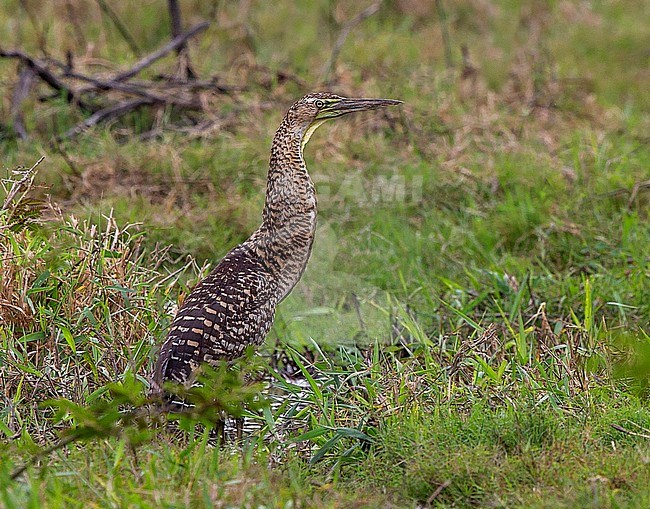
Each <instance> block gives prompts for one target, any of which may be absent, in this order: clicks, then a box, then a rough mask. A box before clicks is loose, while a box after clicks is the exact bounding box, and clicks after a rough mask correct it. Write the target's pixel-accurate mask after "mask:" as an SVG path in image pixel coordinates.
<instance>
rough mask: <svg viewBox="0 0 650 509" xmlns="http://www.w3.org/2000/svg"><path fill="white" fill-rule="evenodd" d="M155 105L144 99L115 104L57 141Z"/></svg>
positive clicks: (76, 126) (64, 134) (94, 114)
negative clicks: (143, 107)
mask: <svg viewBox="0 0 650 509" xmlns="http://www.w3.org/2000/svg"><path fill="white" fill-rule="evenodd" d="M154 103H155V101H154V100H152V99H144V98H142V99H133V100H131V101H125V102H122V103H119V104H114V105H113V106H109V107H107V108H104V109H102V110H99V111H98V112H96V113H93V114H92V115H91V116H89V117H88V118H87V119H85V120H84V121H83V122H79V123H78V124H77V125H75V126H74V127H72V128H70V129H68V130H67V131H66V132H65V133H63V134H62V135H60V136H57V138H56V141H57V142H60V141H63V140H67V139H71V138H74V137H75V136H78V135H79V134H81V133H82V132H84V131H85V130H86V129H88V128H90V127H92V126H95V125H97V124H100V123H101V122H105V121H107V120H110V119H112V118H116V117H119V116H122V115H124V114H125V113H128V112H130V111H133V110H136V109H138V108H141V107H142V106H146V105H150V104H154Z"/></svg>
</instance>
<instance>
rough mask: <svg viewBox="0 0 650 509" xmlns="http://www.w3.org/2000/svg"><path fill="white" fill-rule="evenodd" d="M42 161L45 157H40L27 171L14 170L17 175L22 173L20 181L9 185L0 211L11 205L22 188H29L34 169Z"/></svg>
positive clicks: (34, 173) (34, 172)
mask: <svg viewBox="0 0 650 509" xmlns="http://www.w3.org/2000/svg"><path fill="white" fill-rule="evenodd" d="M43 159H45V156H42V157H41V158H40V159H39V160H38V161H36V162H35V163H34V165H33V166H32V167H31V168H29V169H27V170H16V172H17V173H22V174H23V175H22V177H21V179H20V180H15V181H13V182H12V184H11V188H10V189H9V191H8V192H7V196H6V198H5V201H4V203H3V204H2V207H0V210H8V209H9V206H10V205H11V202H12V201H13V200H14V198H15V197H16V195H17V194H18V193H19V192H20V191H21V189H23V188H24V187H27V188H29V186H30V184H31V183H32V181H33V180H34V177H35V175H36V167H37V166H38V165H39V164H41V162H43Z"/></svg>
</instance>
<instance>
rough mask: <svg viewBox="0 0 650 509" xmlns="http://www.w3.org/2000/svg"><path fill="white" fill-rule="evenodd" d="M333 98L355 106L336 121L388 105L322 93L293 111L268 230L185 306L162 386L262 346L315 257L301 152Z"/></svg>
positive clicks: (162, 365) (274, 157) (312, 197)
mask: <svg viewBox="0 0 650 509" xmlns="http://www.w3.org/2000/svg"><path fill="white" fill-rule="evenodd" d="M328 100H329V101H332V100H334V101H338V100H341V102H343V101H350V103H351V104H350V105H349V106H348V109H349V111H347V110H346V111H343V112H341V113H336V112H335V113H333V114H332V115H331V116H340V115H342V114H346V113H348V112H351V111H359V110H360V109H371V108H374V107H379V106H382V105H385V104H377V105H375V106H373V105H372V104H371V105H370V106H366V107H364V108H358V109H352V106H354V105H353V104H352V101H354V100H346V99H344V98H341V97H339V96H336V95H333V94H327V93H316V94H308V95H306V96H305V97H303V98H302V99H300V100H299V101H298V102H296V103H295V104H294V105H293V106H292V107H291V108H290V109H289V111H288V112H287V114H286V115H285V117H284V119H283V120H282V123H281V124H280V127H279V128H278V130H277V132H276V134H275V137H274V139H273V145H272V148H271V159H270V162H269V172H268V181H267V188H266V202H265V205H264V212H263V221H262V225H261V226H260V227H259V228H258V229H257V230H256V231H255V232H254V233H253V234H252V235H251V236H250V238H249V239H248V240H246V241H245V242H244V243H242V244H240V245H239V246H237V247H235V248H234V249H233V250H232V251H230V252H229V253H228V254H227V255H226V256H225V257H224V259H223V260H222V261H221V263H219V265H218V266H217V267H216V268H215V269H214V270H213V271H212V272H211V273H210V274H209V275H208V276H207V277H206V278H205V279H204V280H203V281H202V282H201V283H200V284H199V285H198V286H197V287H196V288H195V289H194V290H193V291H192V293H191V294H190V295H189V296H188V297H187V298H186V299H185V301H184V302H183V305H182V306H181V308H180V309H179V311H178V314H177V315H176V317H175V319H174V321H173V323H172V325H171V328H170V331H169V335H168V337H167V339H166V341H165V342H164V344H163V345H162V348H161V350H160V356H159V359H158V362H157V365H156V369H155V374H154V383H155V385H156V386H157V387H158V388H160V387H161V386H162V384H163V383H164V382H165V381H174V382H179V383H184V382H187V381H188V380H191V379H192V375H193V374H194V373H195V372H196V370H197V368H198V367H199V366H200V365H201V364H202V363H204V362H205V363H209V364H210V363H215V362H217V361H219V360H231V359H235V358H237V357H239V356H241V355H242V354H243V352H244V350H245V349H246V347H247V346H249V345H259V344H261V343H262V342H263V341H264V338H265V337H266V335H267V333H268V331H269V329H270V328H271V325H272V323H273V318H274V315H275V308H276V306H277V304H278V303H279V302H280V301H281V300H282V299H284V298H285V297H286V296H287V295H288V294H289V292H290V291H291V290H292V289H293V287H294V286H295V285H296V283H297V282H298V280H299V279H300V277H301V276H302V273H303V271H304V270H305V266H306V265H307V261H308V259H309V255H310V253H311V248H312V243H313V241H314V232H315V230H316V192H315V189H314V185H313V183H312V181H311V179H310V178H309V174H308V173H307V167H306V166H305V161H304V159H303V154H302V151H303V147H304V145H305V144H306V142H307V141H308V139H309V137H310V136H311V133H312V132H313V130H315V128H316V127H317V126H318V125H320V123H322V120H319V119H318V120H317V119H316V116H317V115H318V113H319V109H320V108H322V107H323V104H324V101H328ZM365 101H366V102H370V101H379V100H365ZM384 102H385V103H386V104H396V103H397V102H398V101H384Z"/></svg>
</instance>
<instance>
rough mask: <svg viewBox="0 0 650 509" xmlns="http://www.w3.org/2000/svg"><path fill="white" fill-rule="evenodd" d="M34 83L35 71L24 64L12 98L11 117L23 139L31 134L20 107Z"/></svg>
mask: <svg viewBox="0 0 650 509" xmlns="http://www.w3.org/2000/svg"><path fill="white" fill-rule="evenodd" d="M33 85H34V71H33V70H32V69H31V68H29V67H27V66H23V68H22V69H21V70H20V74H19V75H18V84H17V85H16V88H14V93H13V97H12V98H11V99H12V100H11V118H12V119H13V123H14V131H16V134H17V135H18V137H19V138H20V139H21V140H23V141H25V140H27V138H29V135H28V134H27V129H26V128H25V122H24V119H23V112H22V110H21V109H20V107H21V106H22V104H23V101H24V100H25V99H26V98H27V96H28V95H29V92H30V90H31V89H32V86H33Z"/></svg>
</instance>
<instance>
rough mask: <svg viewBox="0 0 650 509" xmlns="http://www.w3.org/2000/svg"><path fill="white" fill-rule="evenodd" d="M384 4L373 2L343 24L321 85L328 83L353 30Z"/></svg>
mask: <svg viewBox="0 0 650 509" xmlns="http://www.w3.org/2000/svg"><path fill="white" fill-rule="evenodd" d="M382 3H383V0H377V1H375V2H373V3H372V4H370V5H369V6H368V7H366V8H365V9H364V10H363V11H361V12H360V13H359V14H357V15H356V16H355V17H354V18H352V19H350V20H348V21H346V22H345V23H344V24H343V26H342V27H341V31H340V32H339V36H338V37H337V38H336V42H335V43H334V47H333V48H332V53H331V54H330V58H329V60H328V61H327V63H326V64H325V66H324V67H323V70H322V71H321V76H320V79H319V81H320V82H321V83H326V82H327V80H328V78H329V75H330V73H331V72H332V69H333V68H334V64H335V62H336V59H337V58H338V56H339V53H341V49H343V45H344V44H345V41H346V39H347V38H348V35H350V32H351V31H352V29H353V28H354V27H356V26H357V25H358V24H359V23H361V22H362V21H363V20H365V19H367V18H369V17H370V16H372V15H373V14H375V13H376V12H377V11H379V8H380V7H381V4H382Z"/></svg>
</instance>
